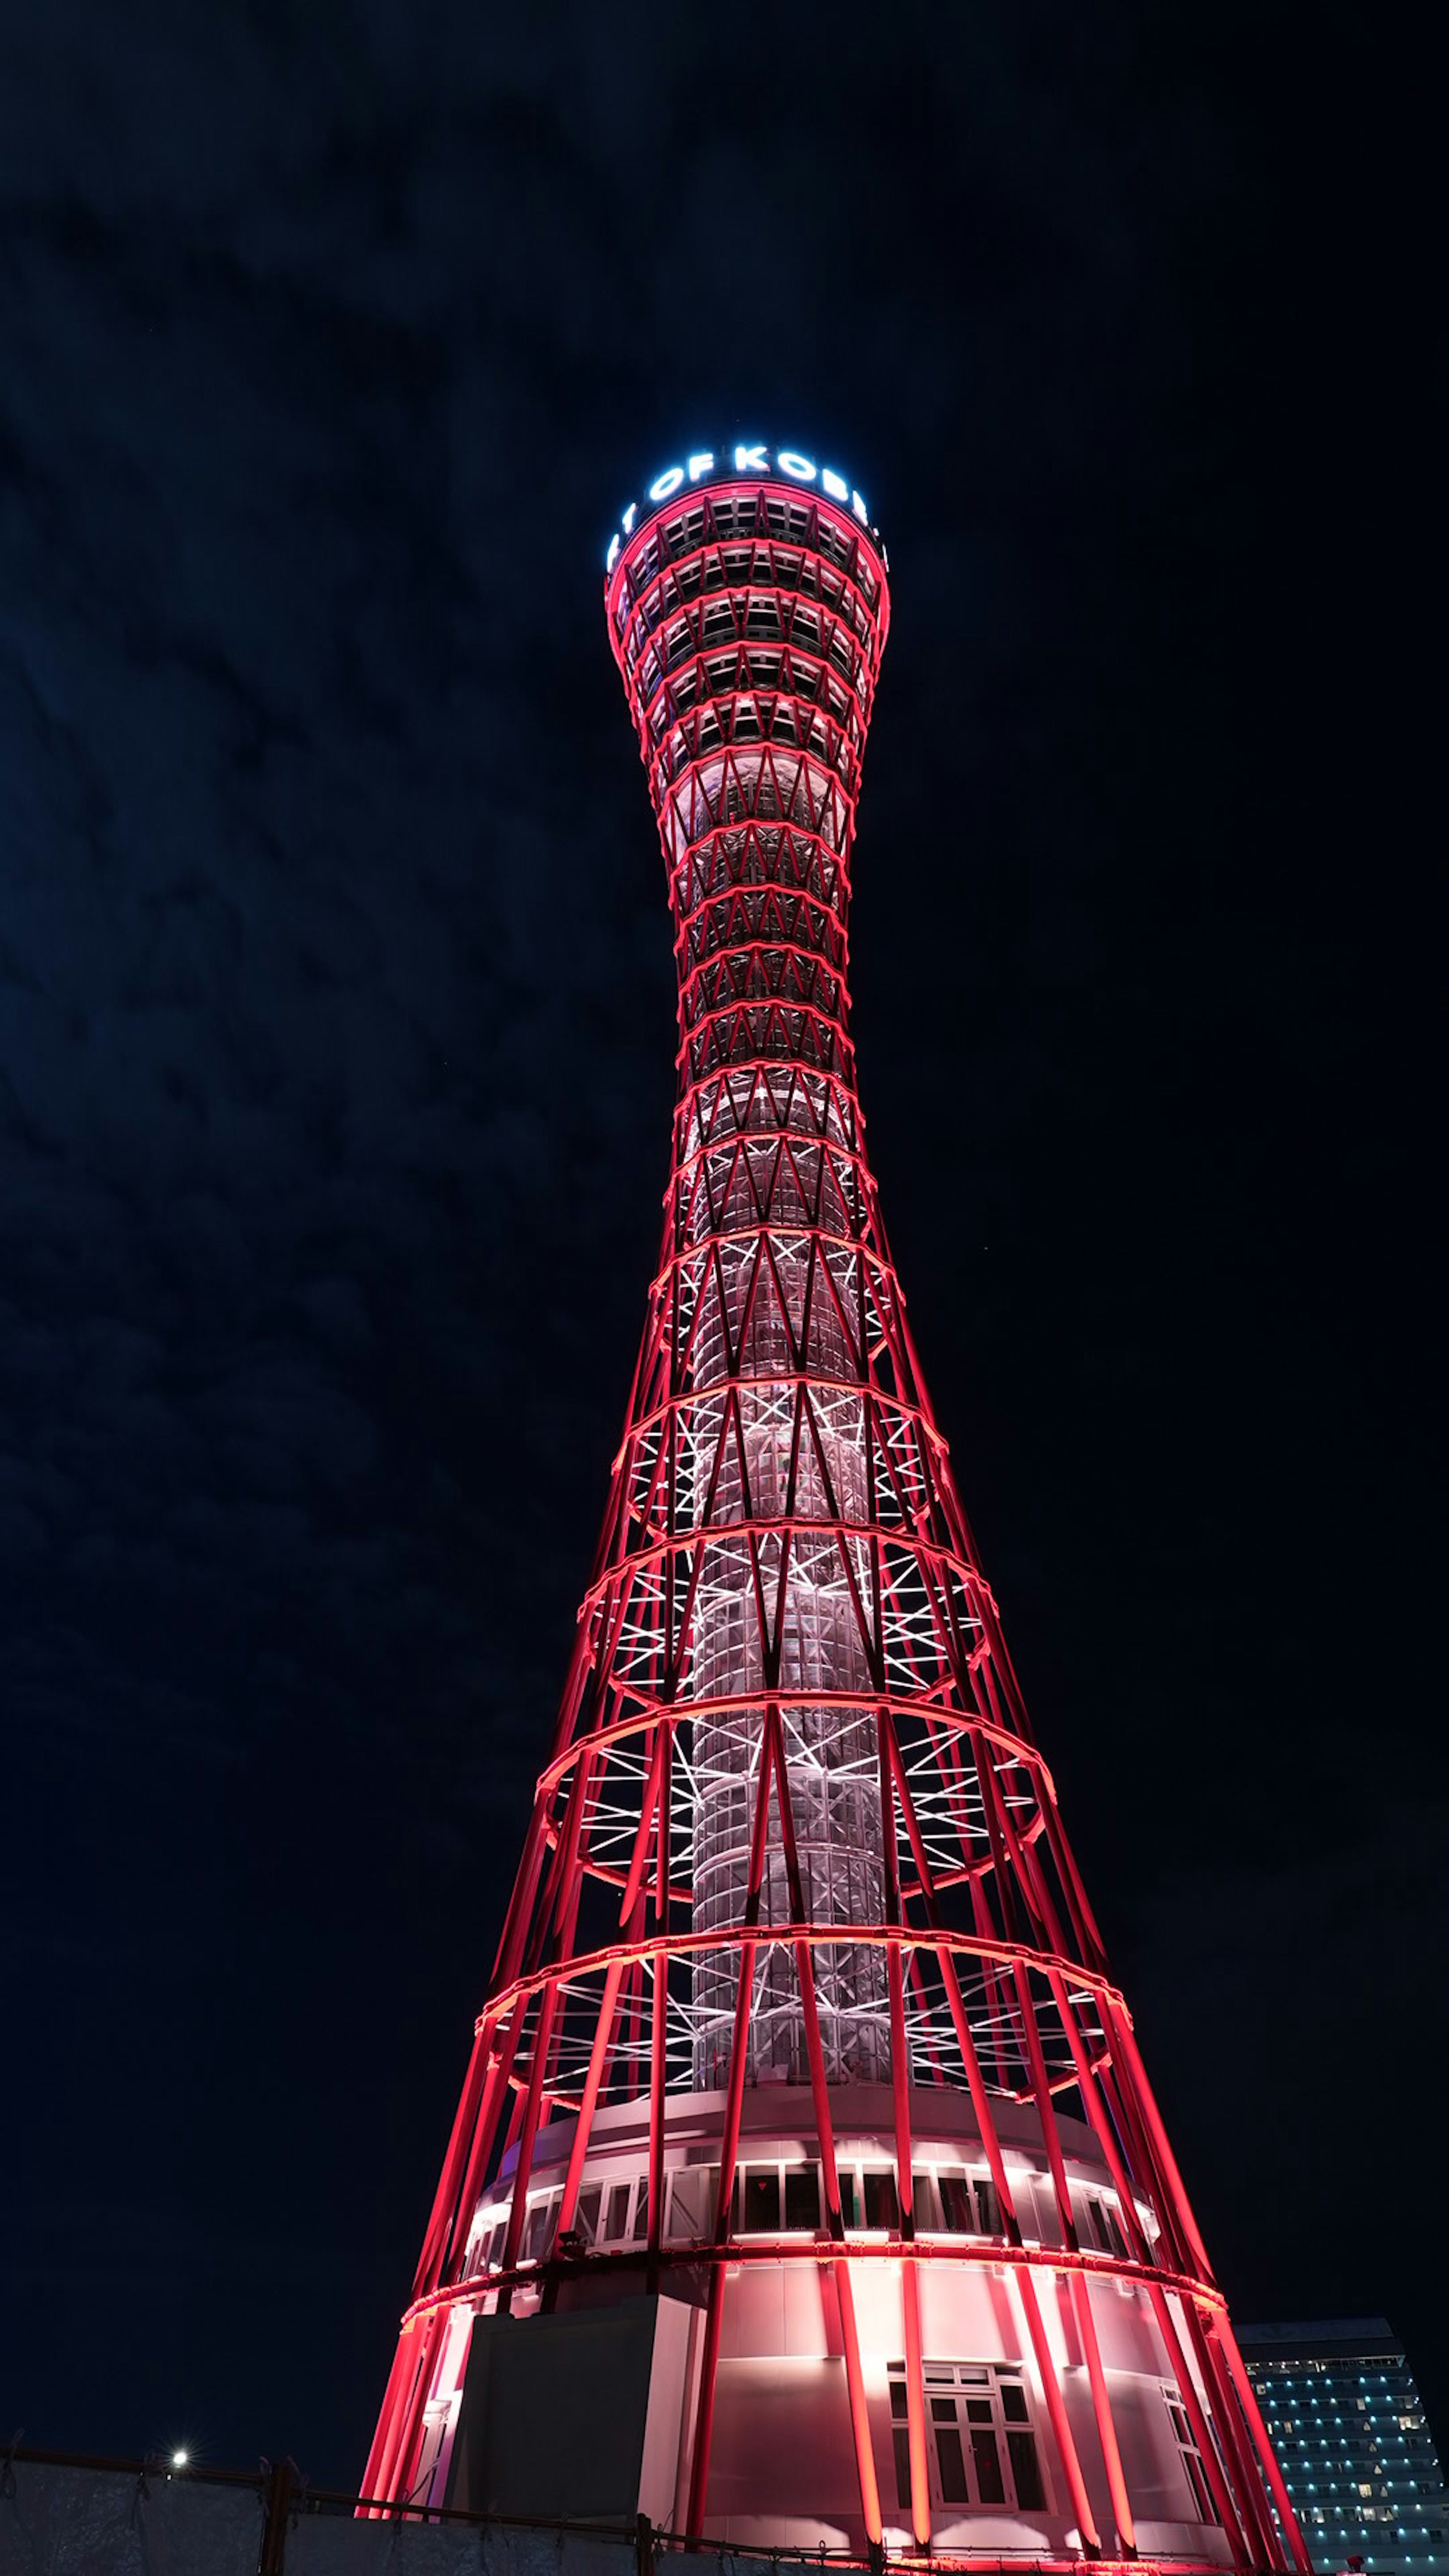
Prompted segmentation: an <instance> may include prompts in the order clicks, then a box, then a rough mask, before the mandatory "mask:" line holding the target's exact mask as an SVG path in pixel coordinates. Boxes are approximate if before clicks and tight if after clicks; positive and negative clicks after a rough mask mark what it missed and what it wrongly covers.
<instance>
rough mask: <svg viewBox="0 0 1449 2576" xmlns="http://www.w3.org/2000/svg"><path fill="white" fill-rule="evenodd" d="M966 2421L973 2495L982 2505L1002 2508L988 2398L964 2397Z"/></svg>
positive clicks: (1003, 2493) (1003, 2495)
mask: <svg viewBox="0 0 1449 2576" xmlns="http://www.w3.org/2000/svg"><path fill="white" fill-rule="evenodd" d="M966 2421H967V2424H968V2425H969V2427H970V2431H971V2457H972V2461H973V2463H974V2465H975V2469H976V2493H977V2496H978V2498H979V2500H980V2501H981V2503H982V2504H1005V2502H1006V2481H1005V2479H1004V2478H1003V2476H1002V2474H1001V2452H1000V2450H999V2449H998V2447H997V2440H996V2416H995V2412H994V2410H993V2407H992V2404H991V2400H990V2398H989V2397H968V2398H967V2400H966Z"/></svg>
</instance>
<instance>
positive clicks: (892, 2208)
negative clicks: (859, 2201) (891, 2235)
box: [864, 2173, 897, 2227]
mask: <svg viewBox="0 0 1449 2576" xmlns="http://www.w3.org/2000/svg"><path fill="white" fill-rule="evenodd" d="M864 2179H865V2223H866V2225H867V2227H894V2226H895V2225H896V2223H897V2213H896V2178H895V2175H894V2174H893V2173H868V2174H867V2175H866V2176H865V2178H864Z"/></svg>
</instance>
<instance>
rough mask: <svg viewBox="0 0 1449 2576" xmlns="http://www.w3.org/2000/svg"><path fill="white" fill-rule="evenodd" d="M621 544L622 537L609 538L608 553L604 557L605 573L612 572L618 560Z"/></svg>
mask: <svg viewBox="0 0 1449 2576" xmlns="http://www.w3.org/2000/svg"><path fill="white" fill-rule="evenodd" d="M623 542H624V540H623V538H622V537H611V538H610V539H609V551H608V553H607V554H606V555H605V557H604V570H605V572H612V571H613V569H614V566H615V564H616V563H617V562H618V560H619V548H620V546H621V545H622V544H623Z"/></svg>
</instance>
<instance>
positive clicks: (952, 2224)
mask: <svg viewBox="0 0 1449 2576" xmlns="http://www.w3.org/2000/svg"><path fill="white" fill-rule="evenodd" d="M936 2179H937V2181H938V2182H939V2184H940V2187H941V2211H942V2215H943V2218H944V2220H945V2225H946V2232H947V2234H948V2235H950V2236H999V2235H1000V2234H1001V2212H1000V2210H999V2208H998V2207H997V2202H996V2189H995V2185H994V2184H993V2183H992V2181H991V2179H990V2177H989V2176H988V2175H986V2174H966V2173H960V2172H947V2173H943V2174H938V2175H937V2177H936Z"/></svg>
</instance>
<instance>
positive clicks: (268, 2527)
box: [0, 2448, 821, 2576]
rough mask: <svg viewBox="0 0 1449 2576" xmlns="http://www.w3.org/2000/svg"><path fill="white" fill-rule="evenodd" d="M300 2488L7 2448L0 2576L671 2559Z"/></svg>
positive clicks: (720, 2556)
mask: <svg viewBox="0 0 1449 2576" xmlns="http://www.w3.org/2000/svg"><path fill="white" fill-rule="evenodd" d="M362 2501H363V2500H362V2499H360V2498H358V2497H357V2496H349V2495H341V2494H338V2493H335V2492H334V2491H332V2490H330V2489H326V2488H314V2487H309V2486H308V2485H307V2483H306V2481H305V2480H304V2479H303V2478H302V2477H300V2476H299V2474H298V2472H297V2470H296V2469H295V2468H294V2467H293V2465H292V2463H291V2461H290V2460H283V2461H280V2462H278V2463H277V2465H276V2466H275V2467H273V2466H272V2465H271V2463H269V2462H267V2461H263V2463H262V2465H261V2467H260V2468H259V2469H257V2470H253V2471H247V2470H233V2469H207V2468H190V2467H188V2468H185V2469H180V2470H178V2469H176V2468H174V2467H173V2466H171V2465H170V2464H169V2463H168V2462H167V2461H165V2460H164V2459H152V2460H99V2459H90V2458H87V2457H84V2456H83V2455H80V2454H77V2453H73V2452H63V2451H39V2450H28V2449H24V2450H23V2449H20V2448H15V2449H13V2450H11V2451H10V2453H9V2454H8V2455H7V2456H3V2457H0V2576H384V2571H386V2576H654V2569H655V2562H656V2560H657V2559H659V2558H660V2557H661V2556H662V2555H663V2554H664V2553H665V2552H668V2551H671V2550H673V2549H675V2548H677V2547H678V2546H679V2544H678V2542H677V2541H675V2540H674V2539H673V2538H672V2536H671V2535H670V2534H669V2533H666V2532H659V2531H655V2530H654V2529H652V2528H651V2526H650V2524H649V2523H648V2522H647V2521H646V2520H644V2519H643V2518H642V2517H641V2519H640V2521H639V2523H638V2524H637V2526H636V2527H635V2528H634V2529H632V2530H628V2531H625V2530H601V2529H596V2528H592V2527H591V2528H588V2529H585V2528H582V2527H580V2526H578V2525H572V2526H570V2525H567V2524H561V2523H519V2522H500V2521H496V2520H486V2521H485V2520H484V2519H483V2518H482V2517H481V2516H478V2515H474V2514H465V2513H436V2512H432V2513H427V2514H424V2513H423V2512H422V2511H421V2510H420V2509H408V2508H404V2509H402V2510H399V2509H398V2508H397V2507H395V2506H394V2507H391V2508H389V2511H388V2518H387V2519H386V2520H381V2519H377V2520H368V2519H366V2518H365V2517H363V2516H361V2515H360V2514H359V2504H360V2503H361V2502H362ZM691 2563H692V2565H693V2566H695V2567H697V2568H698V2569H699V2571H700V2576H775V2571H779V2570H780V2569H782V2568H783V2567H790V2568H793V2569H801V2568H803V2567H806V2566H808V2567H812V2568H815V2569H817V2570H818V2569H819V2567H820V2565H821V2553H813V2554H812V2555H811V2556H810V2557H809V2558H802V2559H790V2558H788V2557H783V2558H782V2557H781V2556H778V2555H772V2556H771V2557H769V2558H763V2557H755V2558H752V2557H748V2556H745V2555H743V2554H741V2553H737V2552H735V2551H732V2550H720V2549H710V2548H708V2547H705V2548H701V2549H699V2550H697V2551H696V2552H694V2553H693V2556H692V2562H691Z"/></svg>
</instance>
